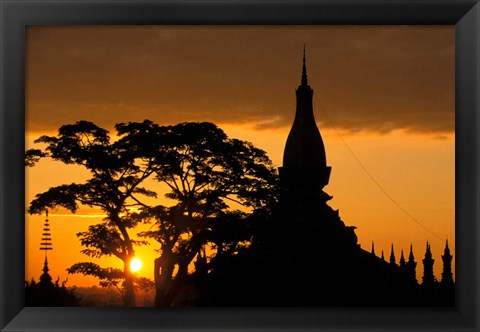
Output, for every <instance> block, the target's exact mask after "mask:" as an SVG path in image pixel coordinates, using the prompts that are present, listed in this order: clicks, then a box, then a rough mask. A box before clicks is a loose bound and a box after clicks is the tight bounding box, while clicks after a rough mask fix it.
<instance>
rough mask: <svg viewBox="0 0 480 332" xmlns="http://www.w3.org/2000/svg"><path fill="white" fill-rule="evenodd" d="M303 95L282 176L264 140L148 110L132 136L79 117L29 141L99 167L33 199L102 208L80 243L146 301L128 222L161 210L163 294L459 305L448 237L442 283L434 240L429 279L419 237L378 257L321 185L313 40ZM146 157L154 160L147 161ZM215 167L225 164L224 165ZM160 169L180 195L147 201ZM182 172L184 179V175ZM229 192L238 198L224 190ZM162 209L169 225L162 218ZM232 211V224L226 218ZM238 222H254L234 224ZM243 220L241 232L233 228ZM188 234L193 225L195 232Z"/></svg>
mask: <svg viewBox="0 0 480 332" xmlns="http://www.w3.org/2000/svg"><path fill="white" fill-rule="evenodd" d="M296 99H297V103H296V105H297V106H296V115H295V120H294V122H293V125H292V128H291V131H290V133H289V135H288V138H287V142H286V145H285V150H284V158H283V160H284V164H283V166H282V167H280V168H279V180H280V182H279V186H277V184H276V182H275V179H274V178H275V177H274V176H273V174H274V173H273V168H272V167H271V161H270V160H269V159H268V157H267V156H266V154H265V153H264V152H263V151H261V150H257V149H255V148H254V147H253V145H251V144H250V143H248V142H242V141H240V140H235V139H233V140H227V137H226V135H225V134H224V133H223V131H221V130H220V129H219V128H217V127H216V126H215V125H213V124H210V123H183V124H179V125H176V126H170V127H160V126H158V125H156V124H154V123H152V122H151V121H148V120H145V121H144V122H143V123H128V124H117V125H116V129H117V131H118V134H119V136H121V139H120V140H119V141H116V142H112V143H111V142H110V138H109V136H108V132H107V131H106V130H104V129H102V128H99V127H97V126H95V125H94V124H93V123H90V122H87V121H80V122H77V123H76V124H74V125H64V126H62V127H61V128H60V131H59V137H48V136H43V137H41V138H40V139H39V140H38V142H41V143H46V144H48V145H49V146H48V148H47V149H46V150H45V151H42V150H33V149H32V150H28V151H27V158H26V161H27V164H28V165H30V166H32V165H34V164H35V163H36V162H38V161H39V160H40V159H42V158H45V157H51V158H53V159H56V160H59V161H62V162H64V163H67V164H68V163H77V164H79V165H82V166H85V167H86V168H87V169H88V170H90V171H92V175H93V177H92V179H91V180H89V181H88V182H87V183H85V184H75V183H73V184H70V185H62V186H58V187H53V188H50V189H49V190H48V191H47V192H45V193H42V194H38V195H37V196H36V198H35V199H34V200H33V201H32V202H31V204H30V208H29V212H30V213H39V212H40V211H44V209H45V208H47V207H55V206H62V207H65V208H67V209H69V210H71V211H72V212H74V211H76V209H77V208H78V205H77V204H78V203H81V204H87V205H90V206H99V207H101V208H102V209H104V210H105V212H106V213H107V216H108V217H107V218H106V219H105V220H106V223H105V224H98V225H95V226H90V227H89V230H88V232H82V233H78V234H77V236H79V237H80V239H81V242H82V244H83V245H84V246H86V248H87V249H84V250H82V252H83V253H84V254H86V255H88V256H91V257H99V256H102V255H112V254H113V255H115V256H117V257H118V258H120V259H121V260H122V261H123V263H124V270H123V272H122V271H120V270H119V271H113V270H112V271H113V272H114V273H115V275H116V277H113V279H118V280H123V286H122V287H124V289H125V293H124V299H125V305H126V306H135V305H136V301H135V291H134V284H135V282H138V281H137V278H136V276H134V275H133V274H132V273H131V271H130V270H129V263H130V261H131V260H132V259H133V258H134V257H135V252H134V246H137V245H139V244H141V242H139V241H137V240H133V239H132V238H131V237H130V236H129V234H128V232H127V231H128V230H129V229H130V228H132V227H134V226H135V225H137V224H138V223H140V222H143V221H145V220H146V221H149V220H150V219H156V220H157V224H159V225H160V227H159V230H158V233H154V232H150V234H147V236H149V237H152V238H154V239H155V240H157V241H158V242H159V243H160V245H161V247H160V249H161V250H160V251H161V252H162V256H160V257H158V259H156V260H155V284H156V291H157V293H156V301H155V303H156V306H183V305H249V306H250V305H268V306H272V305H273V306H291V305H293V306H304V305H453V304H454V282H453V276H452V271H451V263H452V258H453V256H452V255H451V254H450V251H449V247H448V242H447V243H446V246H445V250H444V255H443V256H442V261H443V264H444V265H443V273H442V280H441V281H440V282H438V281H437V280H436V279H435V277H434V274H433V266H434V262H435V260H434V259H433V257H432V253H431V250H430V244H429V243H428V242H427V247H426V253H425V258H424V259H423V260H422V263H423V267H424V271H423V278H422V283H421V284H420V285H419V284H418V283H417V281H416V277H415V269H416V265H417V264H416V262H415V259H414V256H413V247H412V246H410V253H409V260H408V262H407V261H406V260H405V256H404V252H403V250H401V253H400V259H399V263H398V264H397V260H396V257H395V250H394V244H393V243H392V245H391V252H390V259H389V262H386V261H385V260H384V255H383V251H382V257H381V258H379V257H377V256H376V255H375V251H374V243H372V250H371V252H367V251H366V250H364V249H362V248H361V247H360V245H359V244H358V237H357V235H356V232H355V229H356V228H357V227H356V226H352V225H347V224H346V223H345V222H344V221H343V220H342V219H341V217H340V213H339V211H338V210H334V209H333V208H331V207H330V206H329V204H328V201H329V200H331V199H332V196H330V195H329V194H328V193H326V192H325V191H324V187H325V186H326V185H327V184H328V183H329V178H330V173H331V170H332V168H331V167H330V166H327V158H326V156H327V154H326V150H325V145H324V142H323V139H322V136H321V134H320V131H319V129H318V127H317V124H316V122H315V117H314V112H313V90H312V88H311V87H310V86H309V84H308V76H307V67H306V54H305V48H304V54H303V64H302V75H301V80H300V85H299V86H298V88H297V89H296ZM182 128H183V129H186V131H182V130H183V129H182ZM192 130H193V131H194V132H195V134H192ZM212 133H213V134H212ZM204 135H205V136H204ZM232 152H235V153H238V155H237V154H235V155H232ZM190 153H192V155H190ZM137 160H143V161H148V163H147V164H142V166H141V167H143V168H139V167H138V166H137V165H136V164H135V163H136V162H137ZM216 167H219V168H220V171H218V169H217V170H215V171H214V169H215V168H216ZM182 172H185V174H183V173H182ZM190 172H191V173H190ZM213 174H214V175H215V176H214V177H212V175H213ZM150 175H152V177H153V176H155V179H156V180H157V181H163V182H165V183H167V184H168V185H169V187H170V188H171V189H172V192H171V193H169V194H167V197H168V198H170V199H176V200H178V204H177V205H176V206H172V207H170V208H165V207H163V206H147V205H145V204H144V203H142V202H141V201H140V200H139V199H138V197H134V196H133V194H135V195H137V194H138V195H144V196H147V197H156V193H154V192H151V191H149V190H148V189H146V188H144V187H141V186H140V185H141V183H142V181H144V180H145V179H146V178H148V177H149V176H150ZM177 178H178V179H179V181H180V182H179V183H181V188H183V189H180V186H179V184H178V183H176V182H175V181H176V180H175V179H177ZM188 178H190V180H188ZM172 179H173V181H174V183H173V184H170V183H169V181H171V180H172ZM232 185H233V186H232ZM230 186H231V187H230ZM192 188H193V189H192ZM196 188H199V190H200V188H208V189H207V190H205V191H197V190H196ZM232 193H233V194H234V195H235V197H234V198H229V197H227V196H228V195H229V194H232ZM277 194H278V200H277ZM117 195H118V197H117ZM129 199H133V201H134V203H133V206H140V207H141V210H140V211H141V212H140V213H139V214H138V215H137V214H136V213H130V212H129V211H128V209H126V207H127V206H132V205H131V204H129V201H128V200H129ZM224 199H231V200H233V201H234V202H236V203H238V204H245V206H247V207H250V208H253V212H252V213H251V215H248V214H246V213H244V212H240V211H224V209H226V208H228V205H227V204H226V203H225V202H224V201H223V200H224ZM47 221H48V219H47ZM165 221H166V222H167V224H165V225H162V223H164V222H165ZM225 222H228V223H230V226H229V227H225V226H224V225H223V224H224V223H225ZM238 222H240V223H238ZM235 223H236V224H237V226H238V225H240V224H242V223H243V224H247V225H248V224H251V226H248V227H247V228H246V229H245V228H242V227H244V226H242V227H241V228H238V227H237V226H234V227H233V228H232V227H231V225H235ZM47 226H48V225H47ZM46 230H47V231H49V229H48V228H46ZM239 230H240V231H242V232H244V235H242V236H240V237H239V238H235V239H231V236H232V235H233V234H234V233H235V232H236V231H239ZM182 234H190V235H192V238H191V240H190V243H188V242H187V241H185V238H184V237H182ZM43 235H44V236H45V237H44V238H42V241H44V242H42V246H43V247H42V248H41V249H42V250H45V252H46V251H47V250H51V242H50V241H51V238H50V234H49V233H48V232H47V233H44V234H43ZM225 237H226V238H227V239H228V240H225ZM249 237H250V239H249V241H251V243H252V245H251V246H250V247H243V246H242V245H241V242H242V241H248V240H247V239H248V238H249ZM180 238H181V242H179V245H178V246H177V245H176V241H177V239H180ZM172 239H173V240H172ZM170 242H171V243H170ZM208 242H210V243H213V244H214V245H215V247H216V248H217V251H216V256H215V257H213V258H211V257H210V258H209V259H207V255H206V253H205V248H204V245H206V244H207V243H208ZM224 247H226V248H224ZM232 248H233V249H232ZM202 252H203V254H202ZM165 253H169V255H167V256H165ZM195 257H196V260H195V267H196V269H195V271H194V273H191V274H189V273H188V264H189V263H190V262H193V259H194V258H195ZM157 260H158V261H157ZM92 264H93V263H89V262H85V263H78V264H74V265H73V266H72V267H70V268H69V269H68V270H69V273H82V274H84V275H94V276H96V277H98V278H99V279H100V280H105V279H107V280H108V281H109V282H110V281H111V280H110V279H109V278H105V277H104V275H105V273H110V272H108V271H110V270H109V269H108V268H107V269H104V268H100V267H99V266H97V265H95V264H93V265H92ZM94 265H95V266H94ZM175 266H177V267H178V270H177V272H176V274H175V277H174V273H173V271H174V270H175ZM97 270H98V271H97ZM92 271H93V272H92ZM95 271H96V272H95ZM166 271H169V272H166ZM40 279H41V283H43V284H50V283H51V277H50V276H49V274H48V264H47V258H46V256H45V262H44V274H43V275H42V277H41V278H40ZM113 279H112V280H113ZM102 282H104V281H102ZM102 282H101V283H100V284H102ZM115 284H116V285H117V284H118V281H115ZM27 286H28V285H27ZM185 294H189V295H185Z"/></svg>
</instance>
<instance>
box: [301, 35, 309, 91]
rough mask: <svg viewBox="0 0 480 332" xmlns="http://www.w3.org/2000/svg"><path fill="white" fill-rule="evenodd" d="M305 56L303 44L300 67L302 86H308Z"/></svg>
mask: <svg viewBox="0 0 480 332" xmlns="http://www.w3.org/2000/svg"><path fill="white" fill-rule="evenodd" d="M306 63H307V56H306V53H305V44H303V67H302V80H301V83H302V85H308V78H307V65H306Z"/></svg>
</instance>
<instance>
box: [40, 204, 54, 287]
mask: <svg viewBox="0 0 480 332" xmlns="http://www.w3.org/2000/svg"><path fill="white" fill-rule="evenodd" d="M40 250H43V251H44V252H45V260H44V262H43V274H42V275H41V276H40V283H42V284H44V285H47V284H51V283H52V277H51V276H50V274H48V271H49V269H48V259H47V251H48V250H53V247H52V238H51V235H50V224H49V223H48V210H45V223H44V224H43V233H42V242H41V243H40Z"/></svg>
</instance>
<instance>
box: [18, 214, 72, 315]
mask: <svg viewBox="0 0 480 332" xmlns="http://www.w3.org/2000/svg"><path fill="white" fill-rule="evenodd" d="M41 240H42V242H41V243H40V250H41V251H43V252H44V253H45V256H44V257H45V258H44V261H43V269H42V271H43V273H42V274H41V275H40V280H39V282H36V281H35V280H34V279H32V280H31V281H30V282H28V281H25V305H26V306H27V307H72V306H79V305H80V299H79V298H78V297H77V296H76V295H75V292H74V290H69V289H67V288H66V286H65V284H66V281H64V282H62V284H61V285H60V280H58V279H57V280H56V281H55V283H54V282H53V281H52V280H53V279H52V276H51V275H50V273H48V272H49V271H50V269H49V268H48V255H47V253H48V252H49V251H50V250H53V245H52V235H51V233H50V223H49V219H48V210H46V211H45V222H44V224H43V233H42V239H41Z"/></svg>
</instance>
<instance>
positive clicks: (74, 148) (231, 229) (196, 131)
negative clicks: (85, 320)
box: [25, 120, 278, 306]
mask: <svg viewBox="0 0 480 332" xmlns="http://www.w3.org/2000/svg"><path fill="white" fill-rule="evenodd" d="M115 128H116V131H117V136H118V139H117V140H116V141H114V142H112V141H111V139H110V137H109V135H108V132H107V131H106V130H105V129H102V128H100V127H98V126H96V125H94V124H93V123H91V122H87V121H80V122H77V123H75V124H73V125H64V126H62V127H61V128H60V129H59V133H58V135H57V136H42V137H40V138H39V139H37V140H36V141H35V143H44V144H46V147H45V148H44V149H43V150H39V149H31V150H28V151H27V152H26V157H25V163H26V165H27V166H34V165H35V164H36V163H37V162H38V161H39V160H41V159H43V158H51V159H53V160H56V161H60V162H63V163H65V164H75V165H80V166H83V167H85V168H86V169H87V170H89V171H90V175H91V177H90V178H89V179H88V180H87V181H86V182H85V183H80V184H79V183H71V184H64V185H60V186H57V187H53V188H50V189H49V190H47V191H46V192H44V193H41V194H38V195H36V197H35V199H34V200H33V201H32V202H31V203H30V206H29V209H28V212H29V213H31V214H38V213H41V212H43V211H44V210H45V208H54V207H57V206H61V207H64V208H66V209H68V210H70V211H71V212H73V213H74V212H76V211H77V210H78V208H79V204H81V205H83V206H88V207H99V208H100V209H101V210H102V211H103V212H104V213H105V214H106V218H105V219H104V221H103V222H102V223H100V224H96V225H91V226H90V227H89V228H88V230H87V231H84V232H79V233H77V236H78V237H79V238H80V242H81V244H82V245H83V246H84V247H85V249H83V250H82V253H84V254H86V255H88V256H90V257H94V258H95V257H101V256H105V255H106V256H115V257H117V258H119V259H121V260H122V261H123V265H124V268H123V270H119V269H114V268H109V267H107V268H102V267H100V266H98V265H97V264H95V263H92V262H81V263H77V264H74V265H73V266H71V267H70V268H69V269H68V272H69V273H82V274H84V275H93V276H95V277H97V278H98V279H99V280H100V284H101V285H102V286H115V287H117V288H118V289H119V290H120V291H121V292H122V294H123V295H124V302H125V305H126V306H135V292H134V288H135V287H134V286H135V285H134V284H135V283H137V284H139V285H140V284H143V285H145V283H146V282H147V281H146V280H140V279H138V278H137V279H136V277H135V276H134V275H133V274H132V273H131V272H130V270H129V265H130V261H131V259H132V258H133V257H134V255H135V251H134V247H135V246H136V245H142V244H145V243H146V242H145V241H138V240H134V239H133V238H132V237H131V234H130V233H131V230H132V229H133V228H135V227H136V226H137V225H138V224H139V223H140V222H151V221H154V222H155V226H156V228H154V229H151V230H150V231H148V232H144V233H142V234H140V235H142V236H145V237H149V238H152V239H154V240H156V241H158V242H159V243H160V250H159V252H160V256H159V257H158V258H157V259H156V260H155V271H154V272H155V274H154V276H155V287H156V305H161V306H165V305H171V304H172V301H174V299H175V296H176V294H177V293H178V292H179V290H180V288H181V287H182V286H183V283H184V282H185V280H186V277H187V276H188V273H189V272H188V269H189V266H191V263H192V262H193V260H194V259H195V257H196V258H197V260H196V262H195V272H196V273H197V274H199V273H208V271H209V270H210V269H212V268H213V267H214V265H215V262H216V261H218V260H220V259H222V258H223V257H225V256H228V255H234V254H236V253H237V252H238V251H239V250H241V249H242V248H244V247H246V246H247V244H248V242H249V241H250V239H251V236H252V225H253V224H254V222H253V221H254V220H256V219H258V216H259V215H262V214H265V213H266V210H268V207H269V206H271V204H272V203H273V202H275V201H276V199H277V197H276V193H277V191H276V186H277V180H278V179H277V174H276V170H275V168H274V167H273V165H272V163H271V161H270V159H269V158H268V157H267V155H266V153H265V152H264V151H262V150H260V149H257V148H255V147H254V146H253V145H252V144H251V143H248V142H245V141H241V140H237V139H230V138H228V137H227V135H226V134H225V133H224V132H223V131H222V130H221V129H220V128H218V127H216V126H215V125H214V124H212V123H182V124H178V125H175V126H159V125H157V124H154V123H153V122H151V121H148V120H145V121H143V122H140V123H139V122H129V123H120V124H117V125H116V126H115ZM151 176H152V177H154V179H155V180H156V181H157V182H159V183H162V184H164V185H165V186H166V187H167V188H168V190H167V193H166V195H165V196H166V197H167V198H169V199H171V200H173V201H174V202H175V203H174V204H173V205H172V206H164V205H157V206H152V205H149V204H147V203H145V198H147V197H150V198H156V197H157V193H156V192H154V191H152V190H149V189H146V188H144V187H142V186H141V185H142V183H143V182H144V181H145V180H146V179H147V178H149V177H151ZM132 207H136V208H140V209H139V210H140V212H139V213H132V212H131V211H130V208H132ZM207 247H208V249H209V251H211V253H212V254H211V255H210V256H211V257H208V258H207V252H206V248H207ZM175 267H177V272H176V273H174V271H175ZM121 281H123V287H122V288H120V287H119V285H120V282H121Z"/></svg>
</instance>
